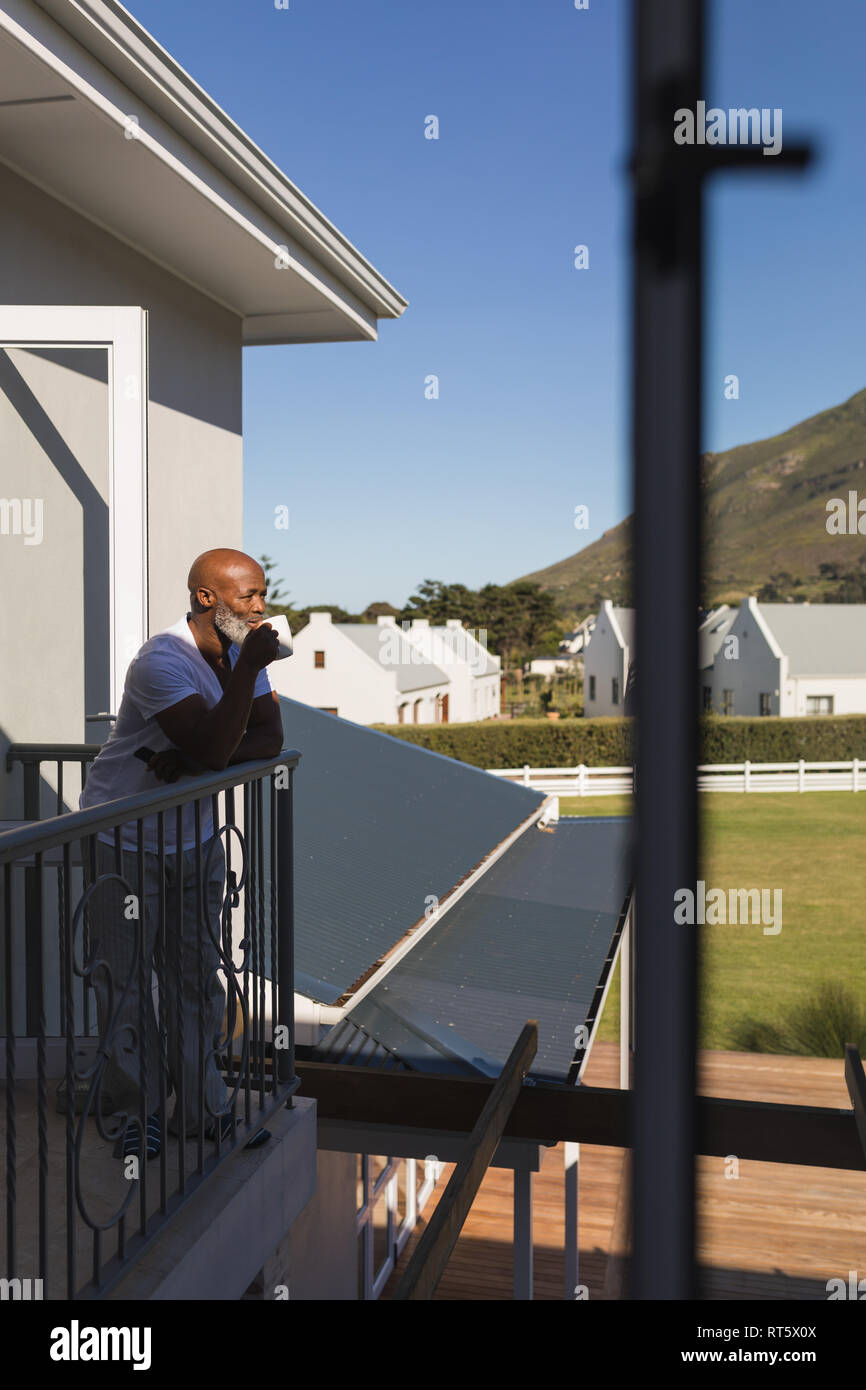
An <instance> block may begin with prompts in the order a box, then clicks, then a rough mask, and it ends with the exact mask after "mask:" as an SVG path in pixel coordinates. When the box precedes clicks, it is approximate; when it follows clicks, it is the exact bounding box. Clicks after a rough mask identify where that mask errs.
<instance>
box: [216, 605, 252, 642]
mask: <svg viewBox="0 0 866 1390" xmlns="http://www.w3.org/2000/svg"><path fill="white" fill-rule="evenodd" d="M213 621H214V627H215V628H217V630H218V631H219V632H221V633H223V635H224V636H225V637H228V639H229V641H231V642H237V644H238V646H239V647H242V646H243V644H244V642H245V641H246V639H247V637H248V635H249V634H250V633H251V632H252V628H251V627H248V626H247V622H246V619H245V618H238V617H237V616H236V615H235V614H234V613H233V612H232V611H231V609H230V608H227V607H226V605H225V604H224V603H217V605H216V612H215V613H214V620H213Z"/></svg>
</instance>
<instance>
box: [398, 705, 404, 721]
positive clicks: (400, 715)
mask: <svg viewBox="0 0 866 1390" xmlns="http://www.w3.org/2000/svg"><path fill="white" fill-rule="evenodd" d="M397 723H398V724H405V723H406V706H405V705H398V707H397Z"/></svg>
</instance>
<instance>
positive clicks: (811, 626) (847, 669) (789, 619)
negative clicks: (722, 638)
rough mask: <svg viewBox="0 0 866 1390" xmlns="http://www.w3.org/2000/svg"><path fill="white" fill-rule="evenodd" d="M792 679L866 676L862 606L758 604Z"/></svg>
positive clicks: (865, 607) (865, 624)
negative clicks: (798, 677)
mask: <svg viewBox="0 0 866 1390" xmlns="http://www.w3.org/2000/svg"><path fill="white" fill-rule="evenodd" d="M758 611H759V612H760V614H761V617H762V618H763V619H764V621H765V623H766V624H767V626H768V627H769V629H770V631H771V632H772V634H773V636H774V637H775V639H776V641H777V642H778V644H779V646H780V647H781V649H782V651H783V652H784V653H785V655H786V656H787V657H788V673H789V675H792V676H861V675H866V603H814V604H812V603H759V604H758Z"/></svg>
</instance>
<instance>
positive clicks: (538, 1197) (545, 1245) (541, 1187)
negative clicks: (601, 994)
mask: <svg viewBox="0 0 866 1390" xmlns="http://www.w3.org/2000/svg"><path fill="white" fill-rule="evenodd" d="M699 1064H700V1072H699V1075H700V1089H701V1091H702V1093H703V1094H705V1095H711V1096H731V1097H736V1098H740V1099H744V1100H766V1101H777V1102H787V1103H789V1104H797V1105H827V1106H832V1107H841V1108H844V1109H846V1110H847V1109H850V1101H849V1099H848V1092H847V1090H846V1088H845V1081H844V1075H843V1066H844V1064H843V1062H842V1061H841V1060H839V1061H838V1062H837V1061H833V1060H830V1059H824V1058H810V1057H770V1056H765V1055H760V1054H753V1053H736V1052H704V1053H701V1054H700V1059H699ZM586 1081H587V1084H588V1085H590V1086H592V1085H595V1086H618V1085H619V1048H618V1046H617V1044H615V1043H597V1044H596V1045H595V1047H594V1048H593V1051H592V1055H591V1058H590V1062H589V1065H588V1066H587V1071H586ZM543 1154H544V1158H543V1162H542V1167H541V1171H540V1172H539V1173H537V1174H535V1175H534V1177H533V1221H534V1251H535V1289H534V1296H535V1298H537V1299H543V1300H544V1299H547V1300H549V1299H557V1300H561V1299H563V1298H564V1296H565V1289H564V1259H563V1243H564V1217H563V1148H562V1145H557V1146H556V1147H555V1148H550V1149H545V1150H543ZM624 1158H625V1153H624V1150H622V1149H609V1148H600V1147H597V1146H594V1145H590V1144H582V1145H581V1147H580V1228H579V1230H580V1240H579V1244H580V1254H579V1275H578V1277H579V1280H580V1283H581V1284H584V1285H586V1287H587V1292H588V1297H589V1298H590V1299H602V1300H603V1299H608V1298H610V1297H611V1292H610V1290H609V1289H608V1291H606V1288H605V1283H606V1276H608V1275H609V1274H613V1272H614V1270H615V1265H614V1263H613V1262H612V1261H610V1260H609V1257H610V1255H611V1247H612V1238H613V1232H614V1216H615V1211H616V1204H617V1199H618V1196H619V1192H620V1178H621V1175H622V1171H623V1163H624ZM726 1167H727V1168H728V1169H729V1170H730V1169H732V1168H733V1165H732V1164H727V1165H726V1163H725V1160H724V1159H722V1158H701V1159H699V1160H698V1230H699V1235H698V1256H699V1262H700V1272H701V1287H702V1293H703V1296H704V1297H705V1298H708V1299H749V1300H755V1299H784V1300H788V1299H798V1300H825V1299H826V1297H827V1289H826V1284H827V1280H828V1279H830V1278H833V1277H841V1278H844V1279H847V1277H848V1271H849V1270H851V1269H858V1268H859V1270H860V1271H861V1273H862V1272H863V1271H864V1270H866V1172H863V1173H855V1172H845V1171H841V1170H838V1169H832V1168H805V1167H799V1166H795V1165H782V1164H774V1163H755V1162H751V1161H743V1162H741V1163H740V1164H739V1175H738V1176H737V1177H734V1176H726ZM451 1171H452V1165H450V1164H449V1165H447V1166H446V1167H445V1169H444V1170H443V1173H442V1176H441V1177H440V1180H439V1184H438V1187H437V1191H436V1192H435V1193H434V1195H433V1197H432V1198H431V1201H430V1203H429V1204H428V1206H427V1209H426V1210H427V1215H429V1213H430V1212H431V1211H432V1209H433V1202H434V1201H435V1200H437V1198H438V1196H439V1195H440V1193H441V1191H442V1189H443V1188H444V1185H445V1183H446V1182H447V1181H448V1177H449V1176H450V1174H451ZM512 1183H513V1179H512V1175H511V1173H510V1172H509V1171H507V1170H504V1169H490V1170H488V1173H487V1176H486V1177H485V1179H484V1181H483V1183H482V1186H481V1189H480V1191H479V1193H478V1196H477V1197H476V1199H475V1202H474V1204H473V1207H472V1210H471V1212H470V1214H469V1217H468V1219H467V1221H466V1224H465V1226H464V1228H463V1232H462V1234H461V1236H460V1239H459V1240H458V1242H457V1245H456V1247H455V1250H454V1253H453V1254H452V1256H451V1259H450V1261H449V1264H448V1267H447V1269H446V1271H445V1274H444V1276H443V1278H442V1280H441V1282H440V1284H439V1288H438V1289H437V1292H436V1294H435V1297H436V1298H439V1299H448V1300H455V1299H488V1300H489V1299H506V1300H507V1299H511V1298H512V1297H513V1291H512V1256H511V1238H512V1221H513V1208H512ZM423 1229H424V1220H423V1218H422V1219H421V1220H420V1221H419V1223H418V1226H417V1227H416V1229H415V1231H414V1232H413V1233H412V1236H411V1237H410V1239H409V1241H408V1243H407V1245H406V1248H405V1249H404V1251H403V1253H402V1255H401V1258H400V1261H399V1263H398V1265H397V1268H396V1270H395V1271H394V1273H393V1274H392V1276H391V1279H390V1280H389V1282H388V1285H387V1286H386V1288H385V1291H384V1293H383V1295H382V1297H383V1298H387V1297H388V1295H389V1293H390V1291H391V1290H392V1289H393V1287H394V1284H395V1281H396V1279H397V1278H398V1277H399V1275H400V1274H401V1273H402V1270H403V1268H404V1267H405V1264H406V1261H407V1260H408V1259H409V1257H410V1255H411V1252H412V1250H413V1249H414V1248H415V1245H416V1244H417V1241H418V1239H419V1238H420V1235H421V1232H422V1231H423Z"/></svg>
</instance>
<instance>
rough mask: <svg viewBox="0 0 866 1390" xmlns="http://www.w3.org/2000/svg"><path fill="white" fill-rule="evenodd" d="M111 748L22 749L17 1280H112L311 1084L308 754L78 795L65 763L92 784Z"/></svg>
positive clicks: (103, 1287) (7, 1203)
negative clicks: (304, 891) (305, 1025)
mask: <svg viewBox="0 0 866 1390" xmlns="http://www.w3.org/2000/svg"><path fill="white" fill-rule="evenodd" d="M98 752H99V745H96V744H79V745H58V744H39V745H23V744H19V745H12V747H11V748H10V749H9V750H8V753H7V768H9V770H10V771H11V770H12V769H13V768H15V767H16V765H20V766H21V768H22V772H23V802H24V806H23V809H24V817H23V818H22V822H21V824H20V825H18V826H17V827H15V828H11V829H6V830H5V831H3V832H2V833H0V876H2V892H0V964H2V973H3V977H4V979H3V988H2V991H0V1015H2V1034H3V1036H4V1037H5V1044H4V1053H5V1055H4V1058H3V1067H2V1075H0V1086H2V1089H3V1090H4V1091H5V1096H4V1104H3V1107H2V1109H3V1115H2V1116H0V1127H2V1131H4V1134H3V1137H4V1144H5V1170H4V1177H5V1183H4V1186H5V1200H4V1202H3V1212H2V1213H0V1221H2V1223H3V1224H4V1225H5V1231H4V1233H3V1235H4V1241H5V1248H6V1278H7V1279H10V1280H13V1279H21V1280H22V1281H23V1280H26V1279H30V1280H31V1281H32V1280H41V1281H42V1282H41V1284H40V1285H39V1286H38V1287H39V1289H40V1292H41V1293H42V1296H44V1297H54V1298H63V1297H66V1298H83V1297H101V1296H103V1295H104V1294H105V1293H107V1292H108V1291H109V1290H110V1289H111V1288H112V1287H114V1286H115V1285H116V1284H117V1282H118V1281H119V1280H120V1279H121V1278H122V1277H123V1275H124V1274H125V1273H126V1271H127V1270H128V1269H129V1268H130V1267H131V1266H132V1264H133V1263H134V1262H135V1260H136V1259H137V1258H138V1257H139V1256H140V1255H141V1253H142V1252H143V1251H144V1249H145V1248H146V1247H147V1246H148V1245H149V1244H150V1243H151V1242H152V1241H153V1240H154V1238H155V1237H156V1235H157V1234H158V1233H159V1231H160V1230H161V1229H162V1228H163V1227H164V1226H165V1224H166V1222H167V1221H169V1220H170V1219H171V1217H172V1216H173V1215H174V1213H175V1212H176V1211H177V1209H178V1208H179V1206H181V1205H182V1204H183V1203H184V1202H185V1201H186V1200H187V1199H188V1198H189V1197H190V1196H191V1195H192V1193H193V1192H194V1191H195V1190H196V1189H197V1188H198V1187H199V1186H200V1185H201V1183H202V1182H204V1181H206V1180H207V1179H208V1177H209V1176H210V1174H211V1173H212V1172H213V1171H214V1169H215V1168H216V1167H217V1166H218V1165H219V1164H220V1163H221V1162H222V1161H223V1160H224V1159H225V1158H226V1157H227V1156H228V1154H230V1153H231V1152H232V1151H233V1150H234V1149H236V1148H238V1147H241V1146H242V1145H245V1144H248V1143H249V1141H250V1140H251V1139H255V1138H256V1136H257V1135H258V1131H259V1130H260V1129H261V1127H262V1126H263V1125H264V1124H265V1123H266V1121H267V1119H268V1117H269V1116H271V1115H273V1114H274V1112H275V1111H276V1110H277V1109H278V1108H279V1107H281V1106H283V1105H291V1097H292V1095H293V1093H294V1092H295V1090H296V1089H297V1087H298V1084H299V1082H298V1079H297V1077H296V1074H295V1051H294V1009H293V999H294V969H293V966H294V937H293V902H292V885H293V862H292V795H293V776H294V770H295V768H296V767H297V764H298V760H299V757H300V754H299V753H297V752H295V751H287V750H284V751H283V752H282V753H281V754H280V755H279V756H278V757H276V758H273V759H268V760H261V761H257V762H250V763H241V764H237V765H235V766H233V767H231V768H228V769H226V770H225V771H222V772H209V773H204V774H202V775H200V776H195V777H189V778H182V779H180V780H179V781H177V782H175V783H171V784H166V785H165V786H164V787H162V788H160V789H158V790H156V791H154V792H145V793H141V794H139V795H135V796H130V797H124V798H122V799H120V800H115V801H107V802H104V803H102V804H100V805H96V806H92V807H89V808H87V809H85V810H81V811H70V810H66V809H65V807H66V805H67V801H66V799H65V797H66V796H67V795H68V791H69V781H70V780H71V779H70V778H69V777H67V790H66V793H65V792H64V768H66V769H67V771H70V770H71V769H70V764H72V765H75V764H77V765H78V766H77V771H78V772H79V774H80V779H77V780H80V783H81V785H83V784H84V782H85V780H86V776H87V770H88V767H89V764H90V762H91V761H92V760H93V758H95V756H96V755H97V753H98ZM45 764H53V767H54V771H53V775H52V774H48V776H46V775H45V774H44V773H43V770H42V769H43V766H44V765H45ZM52 780H53V783H54V786H53V788H50V790H49V792H48V796H49V797H50V799H51V800H54V802H55V808H56V810H57V814H56V815H54V816H51V817H50V818H49V819H41V818H40V810H41V809H42V808H43V807H44V806H45V805H46V804H47V802H46V786H47V784H49V783H50V781H52ZM239 803H240V804H239ZM7 824H8V822H7ZM55 873H56V876H57V892H56V895H55V894H53V893H51V892H48V891H46V880H47V878H48V876H49V875H53V874H55ZM241 900H242V902H241ZM238 918H240V919H241V920H242V924H243V925H242V929H241V931H238V925H239V922H238ZM154 978H155V981H156V988H154ZM154 996H156V998H154ZM50 1087H51V1088H53V1090H54V1093H55V1104H54V1105H53V1106H52V1105H50V1102H49V1088H50ZM171 1095H173V1097H174V1108H173V1111H172V1113H171V1114H170V1113H169V1098H170V1096H171ZM58 1114H59V1115H62V1116H64V1117H65V1118H64V1119H63V1120H58V1119H57V1118H56V1116H57V1115H58ZM146 1140H149V1141H150V1143H148V1142H146ZM151 1150H158V1152H153V1153H151ZM148 1157H152V1158H153V1159H154V1160H157V1159H158V1162H155V1167H156V1172H155V1174H153V1176H152V1175H151V1173H152V1169H153V1167H154V1164H151V1165H150V1166H149V1163H148ZM85 1264H86V1272H85Z"/></svg>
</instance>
